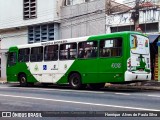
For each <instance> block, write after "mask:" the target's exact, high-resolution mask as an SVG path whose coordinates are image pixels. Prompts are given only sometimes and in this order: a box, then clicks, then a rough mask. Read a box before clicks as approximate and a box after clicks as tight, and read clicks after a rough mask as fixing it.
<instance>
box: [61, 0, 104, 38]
mask: <svg viewBox="0 0 160 120" xmlns="http://www.w3.org/2000/svg"><path fill="white" fill-rule="evenodd" d="M60 16H61V21H60V22H61V25H60V38H62V39H64V38H73V37H81V36H88V35H95V34H104V33H105V0H94V1H91V2H87V3H82V4H77V5H72V6H63V7H62V8H61V13H60Z"/></svg>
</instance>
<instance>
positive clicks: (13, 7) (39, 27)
mask: <svg viewBox="0 0 160 120" xmlns="http://www.w3.org/2000/svg"><path fill="white" fill-rule="evenodd" d="M58 4H59V3H58V0H1V1H0V36H1V63H2V64H1V70H2V74H1V76H2V78H6V72H5V71H6V55H7V54H6V52H7V50H8V48H9V47H10V46H14V45H20V44H27V43H34V42H43V41H47V40H54V39H59V23H58V22H57V19H59V8H58Z"/></svg>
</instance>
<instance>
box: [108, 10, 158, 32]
mask: <svg viewBox="0 0 160 120" xmlns="http://www.w3.org/2000/svg"><path fill="white" fill-rule="evenodd" d="M139 14H140V15H139V16H140V17H139V24H144V23H153V22H159V20H160V11H157V10H153V9H150V10H144V11H140V13H139ZM133 24H134V22H133V20H132V19H131V12H128V13H121V14H115V15H110V16H106V33H110V32H111V31H110V27H117V26H126V25H133ZM157 32H158V31H157Z"/></svg>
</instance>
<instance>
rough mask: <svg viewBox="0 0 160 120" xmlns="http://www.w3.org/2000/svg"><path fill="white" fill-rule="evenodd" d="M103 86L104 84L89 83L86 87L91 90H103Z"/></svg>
mask: <svg viewBox="0 0 160 120" xmlns="http://www.w3.org/2000/svg"><path fill="white" fill-rule="evenodd" d="M104 85H105V83H91V84H88V87H89V88H90V89H93V90H98V89H101V88H103V87H104Z"/></svg>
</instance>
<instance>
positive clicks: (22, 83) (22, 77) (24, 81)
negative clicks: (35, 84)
mask: <svg viewBox="0 0 160 120" xmlns="http://www.w3.org/2000/svg"><path fill="white" fill-rule="evenodd" d="M19 82H20V86H21V87H26V86H28V83H27V77H26V75H25V74H21V75H20V76H19Z"/></svg>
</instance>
